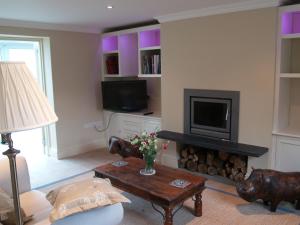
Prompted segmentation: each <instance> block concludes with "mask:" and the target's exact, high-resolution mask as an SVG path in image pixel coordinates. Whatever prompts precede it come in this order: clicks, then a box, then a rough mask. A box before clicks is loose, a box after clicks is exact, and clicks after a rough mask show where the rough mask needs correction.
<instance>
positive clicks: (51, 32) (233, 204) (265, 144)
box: [0, 0, 300, 225]
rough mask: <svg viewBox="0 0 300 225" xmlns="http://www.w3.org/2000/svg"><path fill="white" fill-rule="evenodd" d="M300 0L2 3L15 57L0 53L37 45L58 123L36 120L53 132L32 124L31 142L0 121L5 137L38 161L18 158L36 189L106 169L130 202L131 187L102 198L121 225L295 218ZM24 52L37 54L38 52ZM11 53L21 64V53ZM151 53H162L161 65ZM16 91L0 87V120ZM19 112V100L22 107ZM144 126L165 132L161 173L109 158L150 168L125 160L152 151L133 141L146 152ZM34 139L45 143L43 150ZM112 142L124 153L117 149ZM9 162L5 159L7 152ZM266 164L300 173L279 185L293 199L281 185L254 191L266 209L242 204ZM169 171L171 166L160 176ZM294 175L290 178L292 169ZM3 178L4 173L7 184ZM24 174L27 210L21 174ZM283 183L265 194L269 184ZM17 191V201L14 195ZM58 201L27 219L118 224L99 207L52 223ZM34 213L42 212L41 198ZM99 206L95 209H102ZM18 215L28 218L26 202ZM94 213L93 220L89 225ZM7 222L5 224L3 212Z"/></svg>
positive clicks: (4, 30) (5, 37)
mask: <svg viewBox="0 0 300 225" xmlns="http://www.w3.org/2000/svg"><path fill="white" fill-rule="evenodd" d="M298 3H299V2H298V1H292V0H286V1H280V2H278V1H275V0H260V1H257V0H225V1H224V0H219V1H209V0H206V1H193V0H190V1H184V2H183V1H179V0H178V1H177V0H176V1H168V0H164V1H149V2H148V1H122V2H118V1H105V2H95V1H92V2H85V3H84V4H83V3H82V2H80V1H76V2H70V1H67V0H63V1H60V2H58V1H45V2H42V3H41V2H38V1H32V2H16V1H10V2H2V4H1V5H2V7H1V9H0V12H1V14H0V15H1V16H0V61H11V59H10V58H5V57H4V56H5V54H4V53H5V51H4V53H3V54H2V53H1V49H2V45H1V43H2V42H3V43H4V42H5V46H8V45H7V43H8V42H9V43H11V42H14V44H15V45H14V46H13V47H11V49H16V48H17V47H15V46H20V45H19V44H20V42H22V44H24V43H25V44H26V43H29V42H32V43H33V42H36V43H39V46H40V47H39V48H38V51H39V54H38V56H39V57H40V59H39V60H40V61H39V62H40V64H41V65H42V66H40V68H39V70H37V71H39V72H37V73H40V74H42V77H41V78H36V79H37V80H39V79H40V80H42V82H41V84H42V89H43V90H44V93H45V94H46V96H47V98H48V101H49V104H50V106H51V107H50V108H52V110H54V112H55V113H54V114H56V115H57V118H58V121H57V122H55V123H51V125H50V126H46V127H42V126H39V127H42V131H41V133H39V135H42V136H43V138H41V137H40V136H37V138H34V135H35V134H34V133H27V136H26V135H25V134H24V135H25V136H22V137H21V138H20V136H21V135H22V133H23V132H14V131H16V129H11V130H10V131H11V132H7V130H5V128H4V130H0V131H1V133H3V134H7V133H12V140H13V141H14V143H15V145H14V146H15V147H16V148H17V149H19V150H21V158H22V159H25V160H26V161H27V164H26V161H25V162H24V161H22V160H21V161H22V163H20V164H22V166H21V167H22V168H19V166H18V170H17V172H18V173H19V174H22V175H24V177H27V173H28V171H27V170H28V168H29V175H28V180H29V179H30V180H31V187H30V188H29V187H28V185H27V186H26V185H25V186H26V188H25V189H26V190H30V189H31V188H33V189H34V191H39V192H41V193H44V194H47V193H48V192H49V191H51V190H54V189H55V190H57V189H56V188H58V187H61V186H63V185H71V184H72V185H73V183H74V182H75V183H78V182H79V183H80V182H82V181H84V180H86V179H91V178H93V176H94V175H95V174H96V176H98V177H100V178H109V179H110V182H111V184H112V186H115V187H116V188H118V189H117V191H118V192H120V193H122V194H123V195H124V196H125V198H126V199H129V200H130V201H131V203H127V202H126V200H124V199H123V198H121V197H120V198H121V199H123V204H122V205H121V204H119V205H118V204H116V205H117V206H116V208H111V209H110V208H108V209H107V207H104V209H107V210H108V211H107V212H106V213H108V215H110V213H112V215H114V210H116V214H115V215H122V216H120V218H119V221H117V222H119V224H123V225H134V224H139V225H143V224H147V225H150V224H153V225H156V224H165V225H171V224H178V225H183V224H222V225H223V224H224V225H225V224H295V225H298V224H299V223H300V211H299V210H297V208H298V207H300V206H299V205H300V196H299V195H300V194H299V193H300V191H299V190H300V181H299V179H300V178H299V177H300V175H299V174H298V173H295V174H291V173H289V172H300V167H299V163H298V158H299V156H300V155H299V150H300V147H299V146H300V140H299V137H300V120H299V113H300V112H299V110H300V107H299V105H300V103H299V77H300V76H299V71H298V66H297V65H298V62H297V59H298V55H297V54H298V53H297V52H298V44H299V41H298V38H299V37H298V36H299V33H300V29H299V27H300V26H298V23H297V21H300V19H299V18H298V17H297V16H298V15H299V12H300V6H299V5H297V4H298ZM158 6H159V7H158ZM16 44H18V45H16ZM3 46H4V44H3ZM299 46H300V45H299ZM24 48H25V47H24ZM26 48H27V47H26ZM2 55H3V56H2ZM23 58H24V61H26V59H28V57H27V55H26V57H24V56H23ZM23 58H21V61H23ZM14 59H17V61H20V57H19V58H17V57H15V58H14ZM148 60H152V61H151V62H150V63H149V64H151V65H150V66H149V65H148ZM152 62H153V63H152ZM28 64H30V63H27V65H28ZM115 66H116V67H115ZM28 67H30V66H28ZM3 68H4V67H3ZM30 69H31V68H30ZM31 72H32V70H31ZM33 74H35V73H33ZM0 78H1V77H0ZM4 80H5V79H4ZM4 80H3V83H4ZM0 85H1V84H0ZM4 87H5V85H3V87H2V88H4ZM12 89H13V88H10V89H9V91H12ZM3 93H4V92H3ZM118 94H119V95H120V96H117V95H118ZM6 96H8V95H4V94H2V95H0V97H1V100H0V104H3V105H4V107H2V106H1V108H3V109H4V110H3V111H1V109H0V112H1V117H2V118H3V119H2V120H1V121H4V122H3V125H1V123H0V125H1V126H0V128H2V126H5V125H4V124H6V123H7V121H8V120H9V119H10V117H9V116H8V117H7V118H6V117H5V116H6V115H7V114H8V113H7V112H8V111H5V110H7V109H5V104H7V102H8V100H7V99H9V98H7V99H5V98H6ZM116 96H117V97H118V98H119V99H121V98H122V99H124V100H122V104H125V103H126V104H127V105H123V106H120V104H119V103H120V100H118V102H117V103H118V104H115V99H116V98H117V97H116ZM141 96H146V97H145V98H144V99H143V102H140V98H138V97H141ZM4 99H5V101H2V100H4ZM129 99H130V101H129ZM134 99H135V101H133V100H134ZM221 101H222V102H221ZM204 103H206V107H208V106H209V105H210V106H212V105H214V107H215V108H212V110H213V111H208V114H201V112H202V111H201V110H200V111H197V107H201V106H203V104H204ZM145 105H147V106H145ZM217 105H218V106H217ZM122 107H123V108H122ZM130 107H132V108H130ZM218 107H221V108H218ZM224 107H225V108H224ZM18 108H19V107H15V108H14V111H16V112H15V113H17V111H18V110H17V109H18ZM203 109H205V108H202V110H203ZM206 109H207V108H206ZM49 110H50V109H49ZM217 110H220V111H219V112H220V114H222V116H221V117H222V118H223V119H222V120H221V121H219V120H217V121H216V120H215V121H212V122H211V123H212V124H211V123H210V122H207V121H206V122H203V121H202V119H201V118H200V119H199V118H198V117H197V116H196V114H197V115H204V117H206V118H212V117H211V116H210V115H212V114H214V115H215V114H216V113H215V112H216V111H217ZM228 110H229V111H228ZM21 111H22V110H21ZM2 112H3V114H2ZM11 113H12V112H11ZM51 115H52V114H51ZM53 118H54V115H53ZM224 118H225V119H224ZM228 118H229V119H228ZM1 121H0V122H1ZM53 121H54V119H53V120H52V122H53ZM200 123H201V124H200ZM216 123H221V125H220V126H218V125H216ZM11 124H15V123H11ZM47 124H49V123H47ZM209 126H210V127H214V128H216V127H217V129H214V130H213V129H211V128H208V127H209ZM22 130H26V129H22ZM33 131H34V130H33ZM144 131H147V133H148V135H150V133H152V132H157V134H155V135H157V138H156V136H155V138H154V137H153V136H149V137H147V138H149V140H151V141H152V140H153V143H154V142H155V143H156V140H158V142H157V143H156V145H157V146H158V149H157V150H155V148H154V147H153V149H154V150H155V153H156V160H155V163H154V169H156V174H154V175H153V174H148V176H143V175H142V174H139V173H137V174H138V175H137V176H138V177H133V176H132V174H130V172H128V174H127V175H128V177H127V176H126V173H123V172H122V170H121V169H120V173H113V175H112V174H111V173H109V172H108V168H110V169H111V165H112V164H111V163H112V162H115V164H114V165H115V167H116V168H119V167H120V168H122V166H125V167H123V168H124V171H125V168H127V166H128V163H129V165H130V164H133V165H135V166H136V165H140V164H139V163H138V162H136V161H131V160H132V158H128V159H127V158H126V157H127V156H128V155H131V154H133V155H132V156H137V158H143V157H142V156H141V154H142V155H143V154H144V153H143V149H142V145H141V146H140V150H139V151H141V152H142V153H140V154H136V153H134V152H133V153H132V152H131V150H132V149H135V148H134V147H133V146H135V145H134V143H135V142H134V140H133V139H134V138H137V137H136V135H138V136H139V138H141V139H138V140H137V142H136V143H139V144H141V143H140V142H139V141H140V140H142V138H143V137H144V135H147V134H142V133H143V132H144ZM26 132H28V131H26ZM18 135H19V136H18ZM112 136H115V138H111V137H112ZM9 137H10V136H9ZM152 138H154V139H152ZM4 139H5V136H4V135H3V136H2V142H3V143H4V144H3V145H0V151H1V152H4V151H6V150H7V149H8V148H9V147H11V146H10V145H8V144H9V143H10V139H9V138H8V139H7V140H4ZM37 139H38V140H37ZM130 141H131V143H130ZM25 142H26V144H25ZM35 142H38V143H40V145H43V148H38V147H37V146H38V144H37V143H35ZM151 143H152V142H151ZM41 149H42V150H41ZM108 150H109V151H108ZM113 151H116V153H118V154H114V155H113V154H111V153H112V152H113ZM124 151H125V152H124ZM121 156H123V157H124V156H126V157H125V158H122V157H121ZM2 158H3V159H2ZM2 158H1V159H2V160H6V157H5V156H2ZM150 158H151V157H150ZM136 160H137V159H136ZM139 160H141V162H142V163H143V164H141V166H142V167H143V166H144V165H146V166H147V162H148V160H147V159H146V157H145V154H144V161H145V162H144V161H142V159H139ZM221 160H223V161H222V162H221ZM6 161H7V160H6ZM152 161H153V160H152ZM133 162H134V163H133ZM7 163H8V162H7ZM124 163H125V164H124ZM0 164H1V163H0ZM123 164H124V165H123ZM105 166H107V167H105ZM135 166H132V167H131V170H132V169H134V168H135ZM160 166H165V167H160ZM27 167H28V168H27ZM96 167H97V169H96V171H95V172H94V169H95V168H96ZM0 168H3V167H1V165H0ZM26 168H27V169H26ZM99 168H100V169H99ZM116 168H115V169H113V171H117V169H116ZM171 168H172V169H171ZM173 168H175V169H176V170H175V171H176V172H175V171H173ZM253 169H254V170H253ZM255 169H263V172H265V173H266V174H264V177H267V173H268V172H269V171H265V170H264V169H272V170H276V171H281V172H283V173H280V174H279V175H277V176H279V177H280V179H283V180H284V179H293V182H294V180H296V181H295V183H293V182H287V183H289V184H290V185H287V186H286V187H284V184H286V182H284V181H282V182H281V183H280V185H281V186H280V185H279V186H276V187H275V190H278V189H279V187H280V188H281V187H283V189H282V191H283V193H292V195H293V197H292V199H290V198H288V197H287V195H288V194H285V195H284V196H283V197H282V198H281V197H278V196H279V194H277V195H276V196H271V197H268V199H264V198H262V197H259V198H257V199H260V200H264V201H265V202H264V203H266V204H267V205H268V206H265V205H264V204H263V203H262V202H261V201H260V200H259V201H255V202H253V203H250V202H248V201H245V200H247V197H245V196H244V195H243V194H242V193H241V192H242V191H243V190H244V189H243V188H240V189H239V187H241V185H242V183H243V181H244V178H248V176H249V175H250V174H251V173H254V172H255V171H256V170H255ZM6 170H7V172H10V173H9V174H13V172H14V171H13V170H10V169H9V167H8V164H7V168H6ZM131 170H130V171H131ZM137 170H139V169H137ZM164 170H165V171H164ZM177 170H178V171H177ZM162 171H164V175H166V174H167V173H168V174H170V175H169V176H166V177H163V175H161V172H162ZM144 172H145V171H144ZM146 172H147V171H146ZM152 172H153V171H152ZM285 172H286V173H285ZM141 173H142V171H141ZM153 173H155V170H154V172H153ZM173 173H174V174H175V175H174V176H175V178H178V179H180V180H179V183H181V182H183V183H184V182H185V181H189V182H187V186H186V187H183V189H182V190H181V189H180V187H179V188H178V187H177V188H178V190H177V189H176V190H177V191H174V192H173V189H172V188H174V187H169V186H164V184H162V183H160V182H161V180H165V181H167V180H168V179H170V177H171V174H173ZM120 174H121V175H120ZM118 175H120V177H119V178H118V179H116V177H117V176H118ZM292 175H293V176H294V177H293V178H287V177H288V176H292ZM19 176H20V175H19ZM29 176H30V178H29ZM160 176H161V177H160ZM274 176H275V177H276V175H274ZM122 177H123V179H122ZM125 177H126V179H125ZM100 178H97V179H100ZM153 178H154V179H153ZM156 178H157V179H158V180H159V181H158V180H155V179H156ZM159 178H160V179H159ZM183 178H185V179H186V180H184V179H183ZM2 179H3V178H2V177H1V176H0V180H1V181H2V182H3V180H2ZM93 179H96V178H93ZM127 179H133V180H131V182H130V180H129V182H128V180H127ZM151 179H152V180H153V181H151ZM182 179H183V180H182ZM189 179H190V180H189ZM249 179H250V178H249ZM266 179H267V178H266ZM270 179H273V175H272V177H271V178H270ZM297 179H298V180H297ZM6 180H7V181H5V182H7V183H6V184H5V185H4V188H3V189H5V188H6V186H7V185H8V186H9V189H11V188H12V187H13V186H14V184H12V185H10V182H11V181H10V179H6ZM154 180H155V181H154ZM174 180H177V179H174ZM2 182H0V183H1V185H2ZM151 182H154V183H153V185H154V184H155V186H153V187H155V188H154V189H159V187H162V188H161V190H156V192H155V193H151V194H153V196H152V195H151V196H152V197H151V199H150V200H149V195H150V194H149V191H148V192H145V193H143V194H140V193H142V191H141V190H145V189H147V188H148V189H149V190H150V189H152V188H151V187H152V186H147V187H145V186H143V185H151V184H152V183H151ZM156 182H158V183H156ZM19 183H21V184H19V186H20V196H21V207H22V204H24V203H22V201H23V200H22V195H23V192H24V189H22V187H23V183H24V181H23V183H22V181H19ZM169 183H170V182H169V181H168V183H167V184H166V185H169ZM133 184H136V185H133ZM156 185H157V186H156ZM293 185H294V186H293ZM137 186H139V188H140V189H138V187H137ZM183 186H184V185H183ZM204 187H205V189H204ZM0 188H2V186H0ZM185 188H187V189H188V191H187V189H186V190H184V189H185ZM272 188H274V187H270V186H269V187H268V188H267V189H264V190H263V191H266V192H269V193H272V190H273V189H272ZM195 190H197V191H195ZM202 191H203V192H202ZM297 191H298V192H297ZM153 192H154V191H153ZM10 193H11V191H10ZM84 193H85V194H86V192H84ZM171 193H174V196H175V193H177V194H176V200H175V197H174V196H173V195H172V196H171V197H169V196H168V194H170V195H171ZM11 194H12V193H11ZM201 194H202V200H201ZM259 194H261V193H258V195H259ZM194 195H195V197H193V196H194ZM11 197H13V198H12V199H15V198H16V196H15V195H13V194H12V196H11ZM192 197H193V198H192ZM43 198H44V199H45V197H44V196H43ZM277 198H278V199H277ZM12 199H11V200H12ZM153 199H156V200H157V199H159V200H157V201H155V200H153ZM166 199H167V200H166ZM170 199H173V200H172V201H171V200H170ZM179 199H180V200H179ZM272 199H277V200H278V202H277V201H276V202H275V203H274V202H273V201H271V200H272ZM183 200H184V201H183ZM193 200H195V203H194V201H193ZM251 200H252V198H251ZM255 200H256V199H255ZM165 201H168V204H167V205H168V207H166V205H165ZM151 203H152V204H151ZM175 203H176V204H175ZM179 203H180V204H179ZM181 203H182V204H181ZM294 203H295V204H294ZM45 204H46V203H45ZM47 204H49V203H47ZM200 205H201V207H200ZM295 205H296V207H295ZM0 206H1V204H0ZM112 206H113V205H112ZM152 206H153V207H154V208H152ZM181 206H183V207H182V208H181ZM47 207H48V208H47ZM47 207H46V208H47V210H46V209H43V210H44V211H47V213H46V214H45V213H44V214H43V216H41V214H38V215H39V216H36V218H35V215H33V217H34V219H33V220H31V221H29V222H28V223H25V224H51V223H52V224H66V225H68V224H77V223H79V222H80V223H81V224H82V223H84V224H97V223H96V222H95V219H96V220H97V218H99V217H100V218H105V219H103V221H102V223H101V221H100V222H99V224H106V225H109V224H111V225H113V224H117V222H116V221H110V220H109V219H108V220H106V219H107V217H109V216H107V215H105V213H104V211H102V212H101V210H103V209H101V207H94V208H93V209H92V210H91V209H90V210H88V212H80V213H78V212H77V213H75V214H74V215H71V216H67V218H63V219H61V218H60V220H57V221H51V222H49V221H47V218H48V215H49V212H50V211H51V210H53V209H52V206H50V207H49V205H47ZM194 208H195V209H194ZM15 209H16V205H15V204H14V210H15ZM177 209H178V210H177ZM270 209H271V210H272V209H273V210H272V211H276V212H271V211H270ZM274 209H275V210H274ZM35 210H40V209H39V208H38V207H35ZM35 210H33V211H35ZM93 210H98V211H97V212H98V214H95V213H93V212H92V211H93ZM109 210H111V211H109ZM157 210H158V211H159V212H157ZM33 211H30V210H29V212H31V213H30V214H35V213H33ZM121 211H123V212H121ZM194 211H195V212H194ZM202 211H203V212H202ZM25 212H26V210H25ZM191 212H194V213H191ZM89 213H90V214H89ZM0 214H1V207H0ZM15 214H16V215H18V213H17V211H16V212H15ZM160 214H162V215H160ZM224 214H228V218H224ZM51 215H52V214H51ZM74 216H75V217H74ZM76 216H79V217H80V219H78V218H79V217H76ZM84 216H85V217H84ZM87 216H89V217H90V218H88V219H86V220H85V221H84V222H83V221H82V219H84V218H87ZM97 216H98V217H97ZM4 217H5V216H4ZM117 217H118V216H116V218H117ZM45 218H46V219H45ZM72 218H73V219H72ZM74 218H75V219H74ZM41 219H42V220H41ZM100 220H101V219H100ZM116 220H117V219H116ZM0 221H1V222H0V223H3V224H4V225H5V224H6V223H5V221H3V222H2V217H1V220H0ZM41 221H42V222H43V223H41ZM70 221H71V222H70ZM75 221H77V223H76V222H75ZM103 222H104V223H103ZM22 223H23V222H22ZM16 224H20V223H16Z"/></svg>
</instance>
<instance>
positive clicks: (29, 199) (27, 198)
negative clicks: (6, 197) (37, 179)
mask: <svg viewBox="0 0 300 225" xmlns="http://www.w3.org/2000/svg"><path fill="white" fill-rule="evenodd" d="M20 200H21V205H22V209H24V211H25V214H26V215H33V219H32V220H30V221H29V222H28V223H26V225H33V224H36V223H38V222H40V221H41V220H44V219H45V218H47V220H48V225H50V221H49V219H48V217H49V214H50V212H51V210H52V208H53V207H52V205H51V204H50V203H49V202H48V200H47V199H46V194H44V193H43V192H40V191H37V190H32V191H28V192H25V193H23V194H21V195H20Z"/></svg>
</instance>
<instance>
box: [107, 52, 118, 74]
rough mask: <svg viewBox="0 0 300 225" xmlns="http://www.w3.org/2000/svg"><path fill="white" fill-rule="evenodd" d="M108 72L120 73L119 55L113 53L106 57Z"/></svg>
mask: <svg viewBox="0 0 300 225" xmlns="http://www.w3.org/2000/svg"><path fill="white" fill-rule="evenodd" d="M106 71H107V74H119V62H118V56H117V55H111V56H108V57H107V58H106Z"/></svg>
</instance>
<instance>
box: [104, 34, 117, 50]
mask: <svg viewBox="0 0 300 225" xmlns="http://www.w3.org/2000/svg"><path fill="white" fill-rule="evenodd" d="M102 50H103V52H111V51H117V50H118V36H111V37H104V38H103V39H102Z"/></svg>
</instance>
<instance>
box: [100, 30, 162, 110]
mask: <svg viewBox="0 0 300 225" xmlns="http://www.w3.org/2000/svg"><path fill="white" fill-rule="evenodd" d="M160 61H161V45H160V25H159V24H155V25H150V26H145V27H138V28H132V29H126V30H120V31H115V32H110V33H104V34H102V80H103V81H105V80H109V81H112V80H121V79H122V80H124V79H143V80H147V93H148V96H149V101H148V109H147V112H154V113H155V114H160V111H161V80H160V77H161V63H160Z"/></svg>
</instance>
